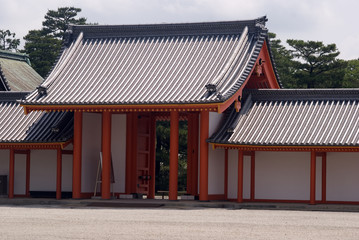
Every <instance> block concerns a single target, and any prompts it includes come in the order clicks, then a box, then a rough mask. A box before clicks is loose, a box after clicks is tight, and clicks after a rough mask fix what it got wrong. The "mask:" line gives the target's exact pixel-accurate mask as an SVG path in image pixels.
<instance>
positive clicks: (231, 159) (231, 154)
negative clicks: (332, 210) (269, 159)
mask: <svg viewBox="0 0 359 240" xmlns="http://www.w3.org/2000/svg"><path fill="white" fill-rule="evenodd" d="M237 190H238V150H232V149H230V150H228V198H229V199H236V198H237ZM250 197H251V157H250V156H244V157H243V198H244V199H249V198H250Z"/></svg>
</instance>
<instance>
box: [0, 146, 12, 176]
mask: <svg viewBox="0 0 359 240" xmlns="http://www.w3.org/2000/svg"><path fill="white" fill-rule="evenodd" d="M9 163H10V150H0V175H7V176H8V179H9Z"/></svg>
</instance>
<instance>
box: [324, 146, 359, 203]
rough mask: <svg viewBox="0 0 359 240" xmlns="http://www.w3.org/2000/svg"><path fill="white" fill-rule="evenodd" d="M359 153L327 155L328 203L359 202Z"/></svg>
mask: <svg viewBox="0 0 359 240" xmlns="http://www.w3.org/2000/svg"><path fill="white" fill-rule="evenodd" d="M358 183H359V153H339V152H338V153H333V152H332V153H327V201H359V185H358Z"/></svg>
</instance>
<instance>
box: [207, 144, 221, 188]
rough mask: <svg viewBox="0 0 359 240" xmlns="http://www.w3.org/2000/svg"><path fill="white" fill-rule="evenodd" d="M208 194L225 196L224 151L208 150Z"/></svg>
mask: <svg viewBox="0 0 359 240" xmlns="http://www.w3.org/2000/svg"><path fill="white" fill-rule="evenodd" d="M208 194H224V149H215V150H213V149H212V148H209V150H208Z"/></svg>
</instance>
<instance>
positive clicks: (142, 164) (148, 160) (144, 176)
mask: <svg viewBox="0 0 359 240" xmlns="http://www.w3.org/2000/svg"><path fill="white" fill-rule="evenodd" d="M152 127H153V124H152V117H151V115H150V114H139V115H138V123H137V173H136V178H137V193H141V194H145V195H147V196H149V195H150V196H152V195H153V194H154V193H152V186H151V185H152V184H153V182H154V177H155V176H154V174H153V169H154V166H153V164H152V161H153V160H154V159H153V156H154V155H153V149H152V148H153V146H154V144H153V143H154V136H152V135H153V134H152V132H153V129H152Z"/></svg>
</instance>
